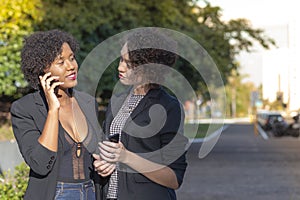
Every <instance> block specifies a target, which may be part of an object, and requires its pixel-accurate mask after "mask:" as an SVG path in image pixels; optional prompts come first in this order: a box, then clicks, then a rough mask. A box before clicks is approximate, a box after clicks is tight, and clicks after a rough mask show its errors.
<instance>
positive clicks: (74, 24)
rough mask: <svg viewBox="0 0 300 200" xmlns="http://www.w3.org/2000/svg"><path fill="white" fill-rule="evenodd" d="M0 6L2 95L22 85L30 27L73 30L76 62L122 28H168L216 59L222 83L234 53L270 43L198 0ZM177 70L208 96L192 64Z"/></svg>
mask: <svg viewBox="0 0 300 200" xmlns="http://www.w3.org/2000/svg"><path fill="white" fill-rule="evenodd" d="M0 4H1V11H0V12H1V15H0V17H1V20H0V23H1V27H0V32H1V36H0V64H1V69H0V78H1V79H0V80H1V81H0V93H1V92H2V93H5V94H9V95H11V94H13V93H14V92H15V91H16V90H17V88H22V87H24V86H25V82H24V81H23V76H22V75H21V73H20V70H19V62H20V58H19V54H20V48H21V46H22V38H23V36H25V35H28V34H29V33H31V32H32V31H38V30H49V29H54V28H59V29H62V30H65V31H67V32H70V33H71V34H73V35H74V36H75V37H76V38H77V39H78V40H79V41H80V46H81V51H80V55H79V56H78V61H79V65H80V64H81V62H82V61H83V59H84V58H85V57H86V56H87V54H88V53H89V52H90V51H91V50H92V49H93V48H94V47H96V46H97V45H98V44H99V43H101V42H102V41H104V40H105V39H107V38H109V37H110V36H113V35H115V34H118V33H120V32H122V31H125V30H129V29H133V28H138V27H150V26H155V27H163V28H169V29H172V30H175V31H179V32H181V33H184V34H186V35H188V36H190V37H191V38H193V39H194V40H196V41H197V42H198V43H199V44H201V45H202V46H203V47H204V49H205V50H206V51H207V52H208V53H209V55H210V56H211V57H212V58H213V60H214V62H215V63H216V65H217V67H218V69H219V71H220V74H221V77H222V78H223V80H224V82H225V84H226V83H227V77H228V76H229V75H230V73H231V71H232V70H237V69H238V66H237V65H236V63H235V55H236V54H238V53H239V52H240V51H241V50H247V51H250V50H251V46H252V45H253V41H258V42H259V43H260V44H261V45H262V46H263V47H264V48H268V47H269V45H273V44H274V41H273V40H271V39H270V38H268V37H267V36H265V35H264V32H263V31H262V30H260V29H253V28H252V27H251V24H250V22H249V21H247V20H246V19H237V20H231V21H229V22H223V21H221V19H220V17H221V14H222V13H221V8H220V7H213V6H211V5H210V4H209V3H207V5H206V6H204V7H199V6H198V4H197V1H196V0H179V1H173V0H164V1H161V0H152V1H144V0H124V1H119V0H101V1H81V0H65V1H59V0H43V1H41V2H40V0H34V1H30V0H23V1H22V0H18V1H9V0H0ZM2 7H3V9H2ZM116 65H117V62H115V63H112V64H111V66H110V67H111V69H107V71H106V73H105V74H104V77H102V78H103V79H102V80H101V81H102V82H103V83H104V84H100V87H98V91H97V94H103V93H104V92H105V91H112V89H113V87H114V85H115V83H116V81H117V79H116V76H115V72H116V67H117V66H116ZM176 69H177V70H178V71H179V72H180V73H181V74H183V75H184V76H185V77H188V78H187V79H188V80H189V81H190V83H191V85H192V87H193V88H194V90H195V91H197V93H201V95H202V96H203V98H204V99H209V95H208V92H207V90H206V87H205V83H204V82H203V79H202V77H201V76H199V75H198V76H196V75H197V74H198V72H197V70H196V69H194V68H193V66H191V65H190V64H189V63H187V62H185V61H184V60H179V62H178V64H177V65H176ZM191 75H192V76H191ZM91 79H92V80H97V78H96V79H95V78H94V77H91ZM108 93H109V92H108ZM104 96H105V95H104Z"/></svg>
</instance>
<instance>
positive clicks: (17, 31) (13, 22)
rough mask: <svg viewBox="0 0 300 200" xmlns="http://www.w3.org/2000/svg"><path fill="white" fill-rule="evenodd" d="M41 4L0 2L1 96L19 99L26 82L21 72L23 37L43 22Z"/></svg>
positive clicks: (25, 0) (18, 0) (34, 1)
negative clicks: (20, 89)
mask: <svg viewBox="0 0 300 200" xmlns="http://www.w3.org/2000/svg"><path fill="white" fill-rule="evenodd" d="M39 8H40V2H39V0H16V1H10V0H0V66H1V67H0V94H2V95H10V96H16V97H17V96H19V95H20V93H17V92H18V91H17V89H18V88H24V87H25V86H26V82H25V81H24V78H23V75H22V73H21V70H20V50H21V48H22V43H23V38H24V36H26V35H28V34H30V33H31V32H33V30H34V29H33V25H34V23H36V22H38V21H40V20H41V16H40V15H41V12H40V10H39Z"/></svg>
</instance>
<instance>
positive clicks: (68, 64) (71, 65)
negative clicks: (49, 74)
mask: <svg viewBox="0 0 300 200" xmlns="http://www.w3.org/2000/svg"><path fill="white" fill-rule="evenodd" d="M76 66H77V62H76V61H75V62H71V61H69V60H67V61H66V67H67V70H74V69H75V68H76Z"/></svg>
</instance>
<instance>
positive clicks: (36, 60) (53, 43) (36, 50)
mask: <svg viewBox="0 0 300 200" xmlns="http://www.w3.org/2000/svg"><path fill="white" fill-rule="evenodd" d="M63 43H68V44H69V46H70V48H71V49H72V51H73V52H74V54H76V52H77V51H78V50H79V43H78V41H77V40H76V39H75V38H74V37H73V36H72V35H70V34H69V33H67V32H64V31H61V30H57V29H54V30H49V31H39V32H35V33H33V34H32V35H30V36H28V37H27V38H25V40H24V46H23V49H22V51H21V70H22V72H23V74H24V77H25V79H26V80H27V82H28V83H29V84H30V86H31V87H33V88H34V89H36V90H38V89H39V88H40V81H39V75H42V74H44V70H45V69H47V68H48V67H50V65H51V63H53V62H54V60H55V58H57V56H59V55H60V54H61V53H62V45H63Z"/></svg>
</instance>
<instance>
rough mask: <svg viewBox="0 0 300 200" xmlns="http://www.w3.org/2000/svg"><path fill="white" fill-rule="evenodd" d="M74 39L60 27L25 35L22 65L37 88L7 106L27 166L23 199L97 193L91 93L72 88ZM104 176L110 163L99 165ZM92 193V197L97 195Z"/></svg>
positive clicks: (98, 180)
mask: <svg viewBox="0 0 300 200" xmlns="http://www.w3.org/2000/svg"><path fill="white" fill-rule="evenodd" d="M78 49H79V45H78V43H77V41H76V40H75V39H74V38H73V37H72V36H71V35H70V34H68V33H66V32H63V31H60V30H50V31H45V32H36V33H34V34H32V35H30V36H29V37H27V38H26V39H25V44H24V47H23V49H22V52H21V68H22V72H23V74H24V77H25V79H26V80H27V81H28V83H29V84H30V85H31V86H32V87H33V88H34V89H35V90H36V91H35V92H34V93H30V94H28V95H26V96H24V97H22V98H21V99H19V100H17V101H15V102H14V103H13V104H12V107H11V116H12V126H13V132H14V135H15V138H16V140H17V143H18V146H19V149H20V152H21V154H22V156H23V158H24V160H25V162H26V163H27V164H28V166H29V167H30V173H29V182H28V187H27V190H26V193H25V196H24V199H30V200H35V199H36V200H41V199H43V200H52V199H72V200H76V199H78V200H79V199H81V200H82V199H86V200H87V199H88V200H93V199H102V197H101V191H100V187H101V184H102V183H101V182H103V181H104V179H103V178H102V177H100V176H99V175H98V174H97V173H95V170H94V168H93V157H92V154H93V153H98V152H97V151H98V148H97V143H98V141H100V140H101V135H100V131H99V130H100V127H99V124H98V121H97V114H98V113H97V108H98V105H97V103H96V101H95V98H94V97H92V96H90V95H88V94H86V93H83V92H80V91H77V90H75V89H73V87H74V86H76V84H77V74H78V64H77V62H76V57H75V54H76V52H77V51H78ZM103 168H105V169H106V171H107V173H106V174H105V173H103V174H102V176H108V175H109V174H110V173H111V172H112V171H113V170H114V168H115V165H114V164H110V163H107V164H106V165H104V166H103ZM96 196H97V197H96Z"/></svg>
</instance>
